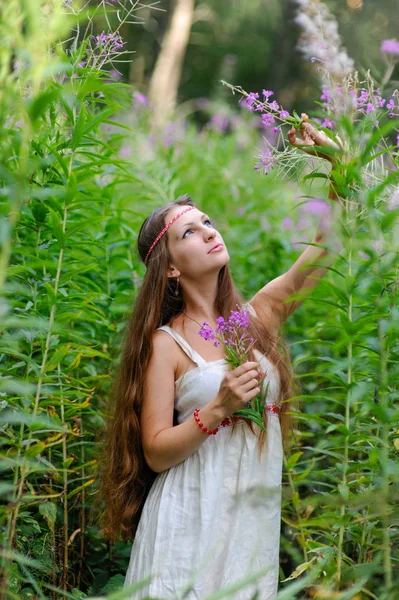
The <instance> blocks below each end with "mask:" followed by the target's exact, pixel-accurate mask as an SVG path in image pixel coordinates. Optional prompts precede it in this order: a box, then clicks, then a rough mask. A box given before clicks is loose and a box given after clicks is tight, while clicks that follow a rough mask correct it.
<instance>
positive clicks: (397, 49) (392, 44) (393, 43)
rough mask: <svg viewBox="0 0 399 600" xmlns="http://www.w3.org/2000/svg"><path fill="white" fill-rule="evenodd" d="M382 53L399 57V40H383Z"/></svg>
mask: <svg viewBox="0 0 399 600" xmlns="http://www.w3.org/2000/svg"><path fill="white" fill-rule="evenodd" d="M380 52H384V53H385V54H394V55H395V56H399V42H398V41H397V40H382V42H381V46H380Z"/></svg>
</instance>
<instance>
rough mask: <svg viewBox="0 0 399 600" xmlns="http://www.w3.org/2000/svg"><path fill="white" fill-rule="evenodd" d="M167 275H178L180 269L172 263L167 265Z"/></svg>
mask: <svg viewBox="0 0 399 600" xmlns="http://www.w3.org/2000/svg"><path fill="white" fill-rule="evenodd" d="M167 275H168V277H180V271H179V270H178V269H176V267H174V266H173V265H169V267H168V271H167Z"/></svg>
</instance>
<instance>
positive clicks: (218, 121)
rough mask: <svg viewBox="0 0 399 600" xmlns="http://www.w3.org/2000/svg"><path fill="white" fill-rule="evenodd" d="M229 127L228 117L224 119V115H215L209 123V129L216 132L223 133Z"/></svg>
mask: <svg viewBox="0 0 399 600" xmlns="http://www.w3.org/2000/svg"><path fill="white" fill-rule="evenodd" d="M228 126H229V119H228V117H223V116H222V115H213V116H212V117H211V119H210V121H208V123H207V127H209V129H213V130H214V131H219V132H220V133H223V132H224V131H226V129H227V128H228Z"/></svg>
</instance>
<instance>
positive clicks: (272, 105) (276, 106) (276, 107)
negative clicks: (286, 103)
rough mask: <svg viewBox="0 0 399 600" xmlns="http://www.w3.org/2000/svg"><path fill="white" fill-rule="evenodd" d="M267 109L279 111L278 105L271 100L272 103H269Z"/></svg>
mask: <svg viewBox="0 0 399 600" xmlns="http://www.w3.org/2000/svg"><path fill="white" fill-rule="evenodd" d="M269 107H270V108H271V109H272V110H280V105H279V103H278V102H276V100H273V102H270V104H269Z"/></svg>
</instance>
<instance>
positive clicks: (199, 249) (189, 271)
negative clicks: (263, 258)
mask: <svg viewBox="0 0 399 600" xmlns="http://www.w3.org/2000/svg"><path fill="white" fill-rule="evenodd" d="M182 210H183V208H182V207H181V206H176V208H173V209H172V210H171V211H169V213H168V215H167V217H166V218H165V223H166V222H168V221H169V220H170V219H173V217H174V216H175V215H177V214H178V213H179V212H181V211H182ZM167 235H168V246H169V250H170V253H171V255H172V266H173V267H175V271H178V272H175V273H174V274H175V275H176V276H178V275H180V273H181V274H182V275H188V276H189V275H194V276H195V275H202V274H206V273H209V272H212V271H215V270H216V271H217V272H219V270H220V269H221V268H222V267H223V266H224V265H225V264H227V263H228V261H229V259H230V256H229V253H228V252H227V248H226V246H225V244H224V242H223V238H222V236H221V235H220V233H219V232H218V231H217V229H215V228H214V226H213V224H212V221H211V220H210V219H209V217H208V215H207V214H205V213H203V212H202V211H200V210H198V209H197V208H194V209H192V210H189V211H188V212H186V213H185V214H184V215H182V216H181V217H179V218H178V219H176V221H175V222H174V223H173V225H171V226H170V227H169V229H168V233H167ZM216 244H221V246H219V248H218V249H215V250H213V251H212V252H211V250H212V248H214V246H216ZM169 274H170V275H173V273H172V272H170V273H169Z"/></svg>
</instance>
